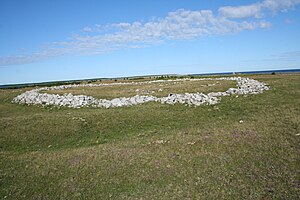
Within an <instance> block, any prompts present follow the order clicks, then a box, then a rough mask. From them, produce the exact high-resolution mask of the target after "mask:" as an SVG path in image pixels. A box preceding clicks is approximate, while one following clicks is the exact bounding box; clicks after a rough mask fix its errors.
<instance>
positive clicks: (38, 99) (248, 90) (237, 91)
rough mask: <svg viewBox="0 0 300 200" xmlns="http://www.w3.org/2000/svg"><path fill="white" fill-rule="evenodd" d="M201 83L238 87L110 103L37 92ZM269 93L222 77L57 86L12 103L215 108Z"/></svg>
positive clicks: (261, 86) (239, 79)
mask: <svg viewBox="0 0 300 200" xmlns="http://www.w3.org/2000/svg"><path fill="white" fill-rule="evenodd" d="M203 80H217V81H223V80H229V81H236V82H237V88H229V89H228V90H227V91H225V92H210V93H208V94H204V93H199V92H197V93H184V94H169V95H168V96H166V97H155V96H152V95H135V96H132V97H118V98H114V99H112V100H107V99H96V98H94V97H92V96H86V95H73V94H71V93H69V94H64V95H58V94H47V93H40V92H41V91H50V90H63V89H67V88H77V87H103V86H112V85H143V84H151V83H165V82H167V83H172V82H179V81H203ZM265 90H269V87H268V86H267V85H266V84H265V83H263V82H259V81H257V80H254V79H250V78H244V77H222V78H198V79H188V78H185V79H174V80H154V81H144V82H123V83H102V84H79V85H60V86H52V87H42V88H38V89H33V90H30V91H27V92H24V93H22V94H20V95H18V96H17V97H15V98H14V99H13V101H12V102H13V103H18V104H27V105H53V106H67V107H70V108H81V107H96V108H115V107H123V106H133V105H138V104H143V103H147V102H159V103H162V104H176V103H180V104H186V105H190V106H200V105H204V104H205V105H214V104H217V103H218V102H219V101H220V97H222V96H229V95H247V94H260V93H263V91H265Z"/></svg>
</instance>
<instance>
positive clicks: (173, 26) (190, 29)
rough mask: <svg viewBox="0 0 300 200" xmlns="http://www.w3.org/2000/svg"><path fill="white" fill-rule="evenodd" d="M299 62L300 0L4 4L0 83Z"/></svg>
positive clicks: (34, 0)
mask: <svg viewBox="0 0 300 200" xmlns="http://www.w3.org/2000/svg"><path fill="white" fill-rule="evenodd" d="M299 68H300V0H260V1H259V0H253V1H250V0H239V1H236V0H214V1H204V0H172V1H170V0H151V1H141V0H100V1H99V0H44V1H40V0H26V1H23V0H1V1H0V85H3V84H14V83H29V82H45V81H57V80H74V79H87V78H105V77H124V76H138V75H152V74H192V73H197V74H198V73H213V72H237V71H252V70H269V69H271V70H275V69H299Z"/></svg>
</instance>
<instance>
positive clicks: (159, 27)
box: [0, 0, 300, 66]
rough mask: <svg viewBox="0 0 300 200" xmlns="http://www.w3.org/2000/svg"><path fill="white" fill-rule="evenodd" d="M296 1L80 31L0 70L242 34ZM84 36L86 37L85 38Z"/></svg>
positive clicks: (6, 60)
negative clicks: (168, 42) (52, 59)
mask: <svg viewBox="0 0 300 200" xmlns="http://www.w3.org/2000/svg"><path fill="white" fill-rule="evenodd" d="M299 3H300V0H264V1H261V2H257V3H254V4H251V5H243V6H235V7H233V6H225V7H220V8H219V9H218V12H217V13H213V11H212V10H198V11H192V10H185V9H179V10H177V11H175V12H169V13H168V14H167V15H166V16H165V17H164V18H161V19H152V20H149V21H147V22H141V21H135V22H132V23H127V22H122V23H115V24H106V25H95V26H94V27H88V26H87V27H84V28H83V29H82V32H84V33H85V34H84V35H73V36H72V37H71V39H69V40H67V41H59V42H52V43H50V45H48V46H47V47H45V48H43V49H41V50H40V51H38V52H35V53H32V54H26V55H14V56H6V57H0V66H9V65H22V64H28V63H35V62H38V61H42V60H46V59H50V58H53V57H59V56H64V55H98V54H103V53H108V52H113V51H117V50H121V49H129V48H143V47H146V46H151V45H155V44H159V43H163V42H167V41H172V40H191V39H197V38H201V37H205V36H212V35H225V34H232V33H238V32H241V31H245V30H254V29H264V28H268V27H270V26H271V23H269V22H267V21H265V20H264V18H265V15H267V14H268V12H272V13H276V12H281V11H286V10H288V9H291V8H293V7H294V6H296V5H297V4H299ZM87 34H88V35H87Z"/></svg>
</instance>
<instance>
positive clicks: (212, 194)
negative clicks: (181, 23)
mask: <svg viewBox="0 0 300 200" xmlns="http://www.w3.org/2000/svg"><path fill="white" fill-rule="evenodd" d="M247 77H251V78H254V79H257V80H259V81H263V82H266V83H268V84H269V85H270V87H271V90H269V91H266V92H264V93H263V94H260V95H248V96H247V97H243V96H239V97H238V98H237V97H235V96H229V97H223V98H222V101H221V102H220V104H217V105H215V106H200V107H188V106H184V105H162V104H159V103H147V104H143V105H138V106H133V107H122V108H114V109H94V108H82V109H71V108H60V109H59V108H55V107H45V108H42V107H37V106H25V105H17V104H12V103H11V100H12V99H13V98H14V97H15V96H17V95H18V94H20V93H22V92H24V91H25V90H29V89H30V88H26V89H10V90H0V198H1V199H298V198H299V196H300V135H299V134H300V74H290V75H253V76H247ZM188 84H190V83H188ZM197 84H200V85H197ZM205 84H210V83H200V82H199V83H193V84H190V85H180V84H175V85H173V86H172V87H174V88H173V90H175V91H177V92H180V91H182V92H185V91H186V90H187V89H188V90H195V89H196V88H197V87H200V88H199V91H203V92H208V91H214V90H217V91H219V90H220V91H225V90H226V89H227V88H228V87H232V84H233V83H232V82H224V83H223V82H222V83H221V84H217V85H215V86H213V87H205V86H203V85H205ZM135 87H138V86H134V87H133V88H130V87H129V86H127V87H125V88H124V86H122V87H119V88H118V87H115V88H109V87H108V88H102V89H101V88H100V89H99V88H98V89H96V88H90V89H87V88H78V91H73V90H74V89H72V91H67V90H62V91H56V92H62V93H66V92H73V93H75V94H76V92H78V94H83V93H82V92H86V93H85V94H89V95H92V96H95V97H98V98H103V97H105V98H113V97H116V96H117V95H119V94H122V95H123V94H124V95H125V96H126V95H132V94H133V95H135V94H136V89H138V88H135ZM140 87H141V86H140ZM143 87H147V86H143ZM152 87H154V86H152ZM160 87H163V89H164V90H163V91H164V92H166V93H167V92H170V91H172V87H171V85H166V86H159V85H158V86H157V85H155V87H154V89H155V90H157V89H158V88H160ZM151 89H152V88H151ZM143 90H148V89H147V88H143ZM191 92H194V91H191ZM155 95H156V94H155ZM161 95H165V94H164V93H162V94H161ZM240 120H242V121H243V123H240Z"/></svg>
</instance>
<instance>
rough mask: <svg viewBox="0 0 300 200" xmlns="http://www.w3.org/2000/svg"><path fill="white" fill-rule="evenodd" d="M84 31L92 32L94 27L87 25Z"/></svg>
mask: <svg viewBox="0 0 300 200" xmlns="http://www.w3.org/2000/svg"><path fill="white" fill-rule="evenodd" d="M83 31H84V32H92V31H93V29H92V28H91V27H88V26H86V27H84V28H83Z"/></svg>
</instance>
